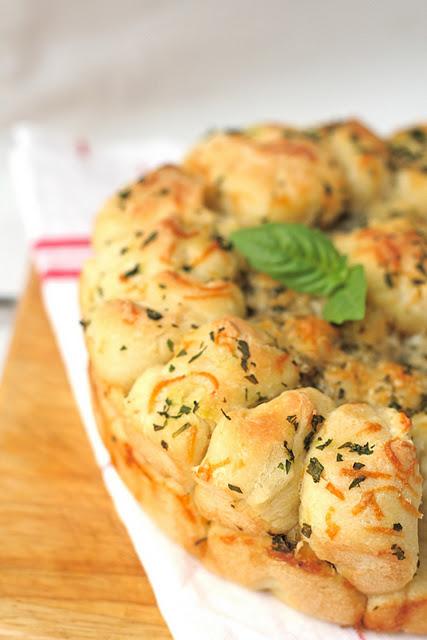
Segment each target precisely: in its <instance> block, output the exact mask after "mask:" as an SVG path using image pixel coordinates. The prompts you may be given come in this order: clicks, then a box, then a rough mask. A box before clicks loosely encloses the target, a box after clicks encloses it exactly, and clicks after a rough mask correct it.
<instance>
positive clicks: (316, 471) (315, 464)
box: [306, 458, 325, 482]
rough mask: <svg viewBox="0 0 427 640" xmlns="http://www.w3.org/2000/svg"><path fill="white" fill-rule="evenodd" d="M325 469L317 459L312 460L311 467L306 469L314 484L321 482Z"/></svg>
mask: <svg viewBox="0 0 427 640" xmlns="http://www.w3.org/2000/svg"><path fill="white" fill-rule="evenodd" d="M324 468H325V467H324V466H323V464H322V463H321V462H319V460H318V459H317V458H310V462H309V465H308V467H307V469H306V471H307V473H308V474H310V475H311V477H312V478H313V482H319V481H320V476H321V473H322V471H323V469H324Z"/></svg>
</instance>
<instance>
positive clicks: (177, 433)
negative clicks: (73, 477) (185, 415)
mask: <svg viewBox="0 0 427 640" xmlns="http://www.w3.org/2000/svg"><path fill="white" fill-rule="evenodd" d="M189 427H191V424H190V423H189V422H186V423H185V424H183V425H182V427H180V428H179V429H177V430H176V431H174V432H173V434H172V438H176V437H177V436H179V435H180V434H181V433H182V432H183V431H185V430H186V429H188V428H189Z"/></svg>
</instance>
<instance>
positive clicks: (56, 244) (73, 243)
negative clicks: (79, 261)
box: [33, 236, 90, 249]
mask: <svg viewBox="0 0 427 640" xmlns="http://www.w3.org/2000/svg"><path fill="white" fill-rule="evenodd" d="M61 247H64V248H65V247H90V238H88V237H86V236H84V237H75V238H40V240H36V242H34V244H33V249H58V248H61Z"/></svg>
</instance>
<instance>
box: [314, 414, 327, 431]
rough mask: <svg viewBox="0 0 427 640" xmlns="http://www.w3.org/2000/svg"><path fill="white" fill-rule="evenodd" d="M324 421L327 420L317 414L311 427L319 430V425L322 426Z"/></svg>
mask: <svg viewBox="0 0 427 640" xmlns="http://www.w3.org/2000/svg"><path fill="white" fill-rule="evenodd" d="M324 421H325V418H324V417H323V416H321V415H319V414H315V415H314V416H313V417H312V419H311V426H312V427H314V428H315V429H317V427H318V426H319V424H322V422H324Z"/></svg>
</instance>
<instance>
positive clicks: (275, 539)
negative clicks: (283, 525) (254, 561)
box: [269, 533, 296, 553]
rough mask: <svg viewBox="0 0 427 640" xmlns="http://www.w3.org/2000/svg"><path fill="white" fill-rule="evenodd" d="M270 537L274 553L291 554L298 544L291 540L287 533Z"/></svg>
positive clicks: (271, 534)
mask: <svg viewBox="0 0 427 640" xmlns="http://www.w3.org/2000/svg"><path fill="white" fill-rule="evenodd" d="M269 535H270V536H271V537H272V540H271V549H272V551H277V552H278V553H291V552H292V551H293V550H294V549H295V547H296V543H295V542H293V541H292V540H289V538H288V537H287V536H286V534H285V533H270V534H269Z"/></svg>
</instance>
